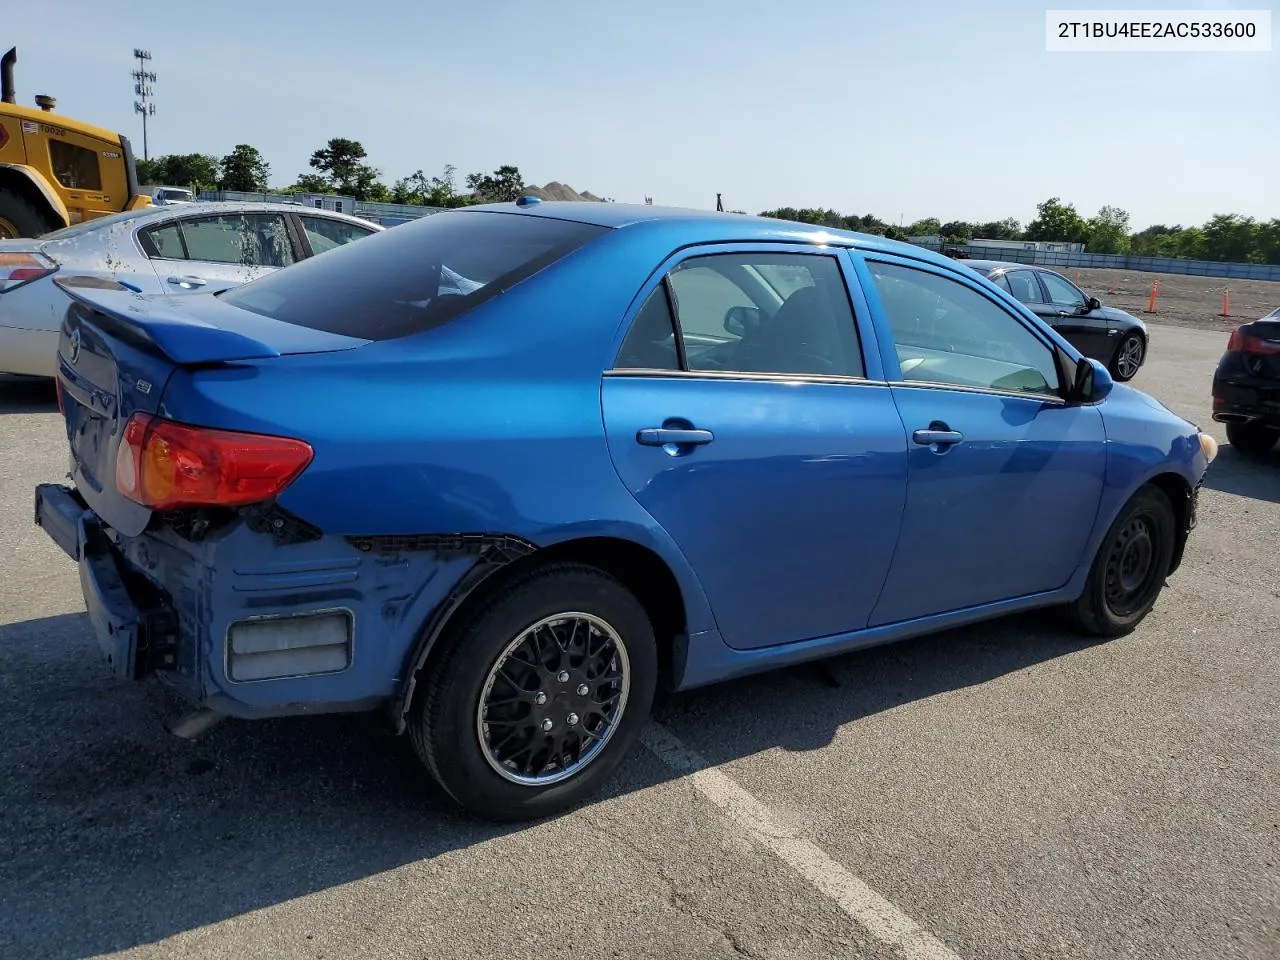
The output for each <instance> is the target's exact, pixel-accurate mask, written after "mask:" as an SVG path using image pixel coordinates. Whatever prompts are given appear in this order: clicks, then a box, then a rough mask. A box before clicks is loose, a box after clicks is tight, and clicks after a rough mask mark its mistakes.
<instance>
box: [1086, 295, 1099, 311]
mask: <svg viewBox="0 0 1280 960" xmlns="http://www.w3.org/2000/svg"><path fill="white" fill-rule="evenodd" d="M1085 308H1086V310H1088V311H1089V312H1093V311H1094V310H1100V309H1101V308H1102V301H1101V300H1099V299H1098V298H1097V297H1090V298H1089V299H1088V300H1087V301H1085Z"/></svg>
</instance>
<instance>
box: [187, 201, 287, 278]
mask: <svg viewBox="0 0 1280 960" xmlns="http://www.w3.org/2000/svg"><path fill="white" fill-rule="evenodd" d="M182 237H183V239H184V240H185V241H186V249H187V259H189V260H204V261H207V262H209V263H231V264H237V265H239V266H246V267H287V266H288V265H289V264H291V263H293V260H294V258H293V245H292V244H291V243H290V241H289V231H288V230H287V229H286V228H285V219H284V217H283V216H280V215H278V214H271V213H248V214H238V213H234V214H224V215H221V216H216V217H201V218H200V219H198V220H185V221H183V223H182Z"/></svg>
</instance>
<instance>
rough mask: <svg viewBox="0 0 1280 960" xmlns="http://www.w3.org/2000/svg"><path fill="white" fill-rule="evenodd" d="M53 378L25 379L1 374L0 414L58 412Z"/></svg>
mask: <svg viewBox="0 0 1280 960" xmlns="http://www.w3.org/2000/svg"><path fill="white" fill-rule="evenodd" d="M57 410H58V394H57V391H56V389H55V387H54V384H53V381H52V380H24V379H19V378H15V377H9V376H6V375H4V374H0V416H3V415H4V414H8V413H56V412H57Z"/></svg>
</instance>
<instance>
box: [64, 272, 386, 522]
mask: <svg viewBox="0 0 1280 960" xmlns="http://www.w3.org/2000/svg"><path fill="white" fill-rule="evenodd" d="M54 282H55V283H56V284H57V285H58V286H59V287H60V288H62V289H63V290H64V291H65V292H66V294H67V295H68V296H69V297H70V298H71V300H72V303H71V305H70V306H69V307H68V309H67V314H66V318H65V319H64V321H63V323H62V330H61V333H60V335H59V340H58V380H59V388H60V391H61V394H62V406H63V417H64V420H65V423H66V430H67V441H68V444H69V445H70V450H71V477H72V479H73V480H74V481H75V484H76V487H77V488H78V489H79V491H80V494H81V496H83V497H84V499H85V502H86V503H87V504H88V505H89V507H90V508H91V509H92V510H93V511H94V512H95V513H97V514H98V516H100V517H101V518H102V519H103V520H104V521H105V522H106V523H107V524H108V525H109V526H111V527H112V528H114V529H116V530H118V531H119V532H120V533H123V534H125V535H126V536H137V535H138V534H140V533H141V532H142V531H143V530H144V529H145V528H146V526H147V523H148V522H149V521H150V519H151V510H150V509H148V508H147V507H144V506H142V505H141V504H137V503H134V502H133V501H132V500H130V499H128V498H127V497H125V496H124V495H122V494H121V493H120V492H119V491H118V490H117V488H116V458H117V456H118V454H119V449H120V441H121V438H122V436H123V433H124V428H125V425H126V424H127V423H128V421H129V418H130V417H131V416H132V415H133V414H134V413H139V412H141V413H149V414H155V413H156V412H157V411H159V409H160V402H161V398H162V397H163V395H164V389H165V385H166V384H167V383H168V382H169V378H170V376H171V375H172V374H173V372H174V371H175V370H177V369H179V368H181V367H189V366H208V365H212V364H223V363H235V362H237V361H248V360H269V359H271V358H274V357H281V356H285V355H288V354H298V353H321V352H329V351H339V350H350V349H353V348H355V347H359V346H362V345H363V344H365V343H368V342H369V341H367V340H363V339H360V338H356V337H345V336H341V335H338V334H332V333H325V332H323V331H318V330H311V329H309V328H307V327H301V326H296V325H293V324H288V323H282V322H280V321H277V320H271V319H269V318H267V317H263V316H259V315H258V314H254V313H249V312H248V311H245V310H241V309H239V308H238V307H233V306H231V305H229V304H224V303H221V302H220V301H219V300H218V298H217V297H216V296H214V295H212V294H184V295H182V296H176V297H166V296H140V295H138V294H135V293H133V292H131V291H128V290H126V289H124V288H122V287H120V286H119V285H118V284H116V283H115V282H114V281H110V280H105V279H103V278H101V277H74V276H72V277H61V278H57V279H55V281H54ZM165 415H166V416H174V413H173V411H165ZM176 418H179V419H180V415H179V416H178V417H176ZM197 425H198V424H197Z"/></svg>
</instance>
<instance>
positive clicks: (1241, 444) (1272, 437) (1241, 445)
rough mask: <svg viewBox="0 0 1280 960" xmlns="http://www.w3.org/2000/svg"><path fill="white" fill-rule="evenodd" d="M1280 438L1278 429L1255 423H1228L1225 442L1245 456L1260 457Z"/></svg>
mask: <svg viewBox="0 0 1280 960" xmlns="http://www.w3.org/2000/svg"><path fill="white" fill-rule="evenodd" d="M1277 440H1280V429H1277V428H1276V427H1264V426H1261V425H1260V424H1256V423H1228V424H1227V442H1228V443H1230V444H1231V446H1232V447H1234V448H1235V449H1236V450H1238V451H1239V452H1240V453H1242V454H1244V455H1245V456H1246V457H1261V456H1265V455H1266V454H1267V453H1269V452H1270V451H1271V448H1272V447H1274V446H1275V445H1276V441H1277Z"/></svg>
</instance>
